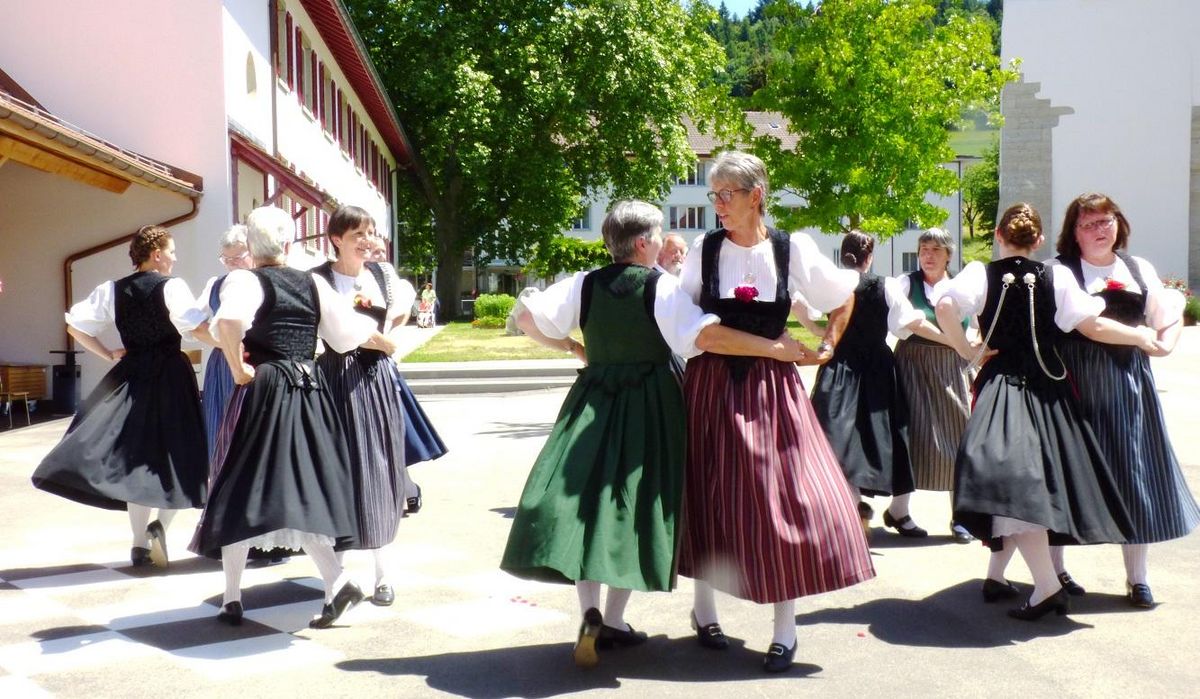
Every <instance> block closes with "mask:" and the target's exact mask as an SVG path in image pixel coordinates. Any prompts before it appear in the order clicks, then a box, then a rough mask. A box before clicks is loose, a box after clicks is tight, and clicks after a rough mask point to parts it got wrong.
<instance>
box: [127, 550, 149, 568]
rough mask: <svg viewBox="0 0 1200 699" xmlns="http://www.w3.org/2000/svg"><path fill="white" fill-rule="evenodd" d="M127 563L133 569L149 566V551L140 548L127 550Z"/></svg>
mask: <svg viewBox="0 0 1200 699" xmlns="http://www.w3.org/2000/svg"><path fill="white" fill-rule="evenodd" d="M129 562H130V564H132V565H133V567H134V568H141V567H142V566H146V565H150V549H147V548H142V547H141V546H134V547H133V548H131V549H129Z"/></svg>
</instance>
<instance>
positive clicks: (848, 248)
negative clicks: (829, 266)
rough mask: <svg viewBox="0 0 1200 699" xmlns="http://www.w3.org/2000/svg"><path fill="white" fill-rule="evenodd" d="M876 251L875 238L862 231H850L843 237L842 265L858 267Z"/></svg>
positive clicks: (851, 267) (852, 267)
mask: <svg viewBox="0 0 1200 699" xmlns="http://www.w3.org/2000/svg"><path fill="white" fill-rule="evenodd" d="M874 251H875V239H874V238H872V237H871V236H869V235H867V234H866V233H863V232H861V231H850V232H849V233H847V234H846V237H845V238H842V266H843V267H847V268H850V269H858V267H859V266H860V265H861V264H862V263H864V262H866V261H867V256H868V255H870V254H871V253H872V252H874Z"/></svg>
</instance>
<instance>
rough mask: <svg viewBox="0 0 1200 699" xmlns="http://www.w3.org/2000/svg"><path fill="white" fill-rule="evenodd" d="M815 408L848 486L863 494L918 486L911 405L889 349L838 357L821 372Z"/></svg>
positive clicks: (898, 492) (815, 390) (902, 491)
mask: <svg viewBox="0 0 1200 699" xmlns="http://www.w3.org/2000/svg"><path fill="white" fill-rule="evenodd" d="M812 406H813V410H814V411H815V412H816V414H817V420H818V421H820V423H821V428H822V429H823V430H825V436H826V437H828V438H829V445H830V446H831V447H833V453H834V454H836V455H837V458H838V463H840V464H841V466H842V471H843V472H844V473H845V474H846V480H847V481H848V482H849V483H850V485H852V486H854V487H856V488H858V489H859V491H860V492H861V493H862V494H863V495H903V494H905V493H911V492H912V491H913V490H914V489H915V486H914V483H913V470H912V462H911V461H909V456H908V405H907V403H906V402H905V400H904V396H903V394H901V392H900V384H899V382H898V380H897V379H896V362H895V359H894V358H893V357H892V354H891V352H890V351H888V352H886V353H883V352H880V353H878V354H877V355H873V356H870V357H859V358H856V359H855V360H854V361H839V360H838V359H836V358H835V359H834V360H832V361H830V362H829V363H828V364H825V365H823V366H822V367H821V368H820V369H819V370H818V371H817V379H816V384H815V385H814V387H813V394H812Z"/></svg>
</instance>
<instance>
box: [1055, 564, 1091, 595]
mask: <svg viewBox="0 0 1200 699" xmlns="http://www.w3.org/2000/svg"><path fill="white" fill-rule="evenodd" d="M1058 582H1060V583H1062V586H1063V589H1064V590H1066V591H1067V594H1068V595H1070V596H1072V597H1083V596H1084V595H1085V594H1087V590H1085V589H1083V586H1082V585H1080V584H1079V583H1077V582H1075V580H1074V579H1073V578H1072V577H1071V574H1070V573H1068V572H1067V571H1065V570H1064V571H1063V572H1061V573H1059V574H1058Z"/></svg>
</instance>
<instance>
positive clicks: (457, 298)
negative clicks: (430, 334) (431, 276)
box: [437, 255, 463, 320]
mask: <svg viewBox="0 0 1200 699" xmlns="http://www.w3.org/2000/svg"><path fill="white" fill-rule="evenodd" d="M462 277H463V267H462V255H442V256H441V258H440V259H438V266H437V296H438V299H439V300H440V301H441V305H442V307H441V318H442V319H445V320H457V319H459V318H461V317H462V302H461V299H462Z"/></svg>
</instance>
